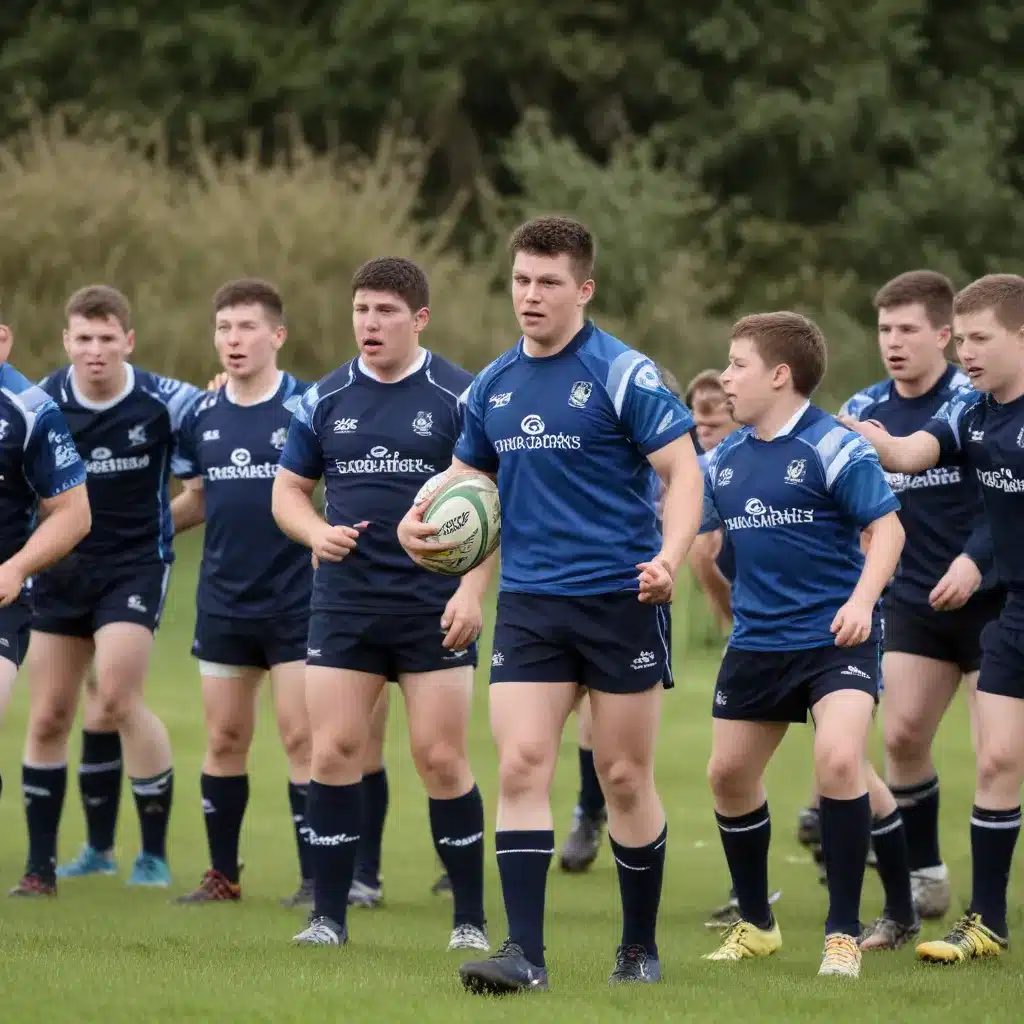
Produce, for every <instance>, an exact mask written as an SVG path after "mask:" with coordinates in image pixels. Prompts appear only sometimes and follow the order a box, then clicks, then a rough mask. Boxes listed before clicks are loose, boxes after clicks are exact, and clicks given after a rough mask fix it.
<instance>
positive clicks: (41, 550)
mask: <svg viewBox="0 0 1024 1024" xmlns="http://www.w3.org/2000/svg"><path fill="white" fill-rule="evenodd" d="M62 497H63V498H65V499H68V500H64V501H62V502H61V505H60V507H58V508H55V509H53V510H52V511H50V512H45V513H44V516H43V519H42V521H41V522H40V523H39V525H38V526H37V527H36V528H35V530H34V531H33V532H32V536H31V537H29V539H28V540H27V541H26V542H25V546H24V547H23V548H22V549H21V550H20V551H19V552H18V553H17V554H15V555H14V556H12V558H11V560H10V564H11V565H12V566H14V567H15V568H16V569H17V571H18V573H19V574H20V575H21V576H23V577H25V578H27V577H29V576H34V575H35V574H36V573H37V572H42V571H43V569H46V568H49V566H51V565H53V564H54V562H59V561H60V560H61V559H62V558H64V557H65V556H66V555H68V554H70V553H71V552H72V551H73V550H74V549H75V546H76V545H77V544H78V542H79V541H81V540H83V539H84V538H85V537H87V536H88V534H89V530H90V529H92V513H91V511H90V510H89V499H88V497H87V496H86V492H85V485H84V484H83V485H82V486H80V487H76V488H74V490H72V491H69V492H68V493H67V494H66V495H63V496H62Z"/></svg>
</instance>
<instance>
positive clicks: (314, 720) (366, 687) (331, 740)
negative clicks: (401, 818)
mask: <svg viewBox="0 0 1024 1024" xmlns="http://www.w3.org/2000/svg"><path fill="white" fill-rule="evenodd" d="M386 685H387V681H386V680H385V679H384V677H383V676H379V675H374V674H372V673H370V672H354V671H352V670H350V669H339V668H327V667H325V666H321V665H307V666H306V710H307V712H308V714H309V721H310V730H311V737H312V765H311V767H312V773H313V777H314V778H315V779H316V780H317V781H318V782H323V783H326V784H328V785H334V786H343V785H354V784H355V783H356V782H358V781H359V780H360V779H361V778H362V777H363V759H364V757H365V753H366V744H367V742H368V739H369V735H370V721H371V717H372V715H373V708H374V705H375V704H376V703H377V698H378V697H379V696H380V691H381V690H382V689H383V688H384V687H385V686H386Z"/></svg>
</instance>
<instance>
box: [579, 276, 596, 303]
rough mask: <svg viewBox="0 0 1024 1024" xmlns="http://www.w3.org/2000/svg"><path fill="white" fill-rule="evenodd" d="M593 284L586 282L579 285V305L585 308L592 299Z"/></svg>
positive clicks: (589, 281)
mask: <svg viewBox="0 0 1024 1024" xmlns="http://www.w3.org/2000/svg"><path fill="white" fill-rule="evenodd" d="M594 287H595V285H594V282H593V281H591V280H589V279H588V280H586V281H584V282H583V284H581V285H580V298H579V301H580V305H581V306H585V305H586V304H587V303H588V302H589V301H590V300H591V299H592V298H593V297H594Z"/></svg>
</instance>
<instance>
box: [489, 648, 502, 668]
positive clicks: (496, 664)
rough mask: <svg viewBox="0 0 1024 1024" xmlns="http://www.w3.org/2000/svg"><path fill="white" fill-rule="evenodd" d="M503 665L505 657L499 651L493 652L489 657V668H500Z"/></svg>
mask: <svg viewBox="0 0 1024 1024" xmlns="http://www.w3.org/2000/svg"><path fill="white" fill-rule="evenodd" d="M504 664H505V655H504V654H502V653H501V651H495V652H494V653H493V654H492V655H491V668H501V666H502V665H504Z"/></svg>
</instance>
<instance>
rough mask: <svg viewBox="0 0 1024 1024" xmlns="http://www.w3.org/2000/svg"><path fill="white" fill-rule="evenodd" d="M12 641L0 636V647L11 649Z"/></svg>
mask: <svg viewBox="0 0 1024 1024" xmlns="http://www.w3.org/2000/svg"><path fill="white" fill-rule="evenodd" d="M10 646H11V641H10V640H8V639H7V637H5V636H0V647H10Z"/></svg>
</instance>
